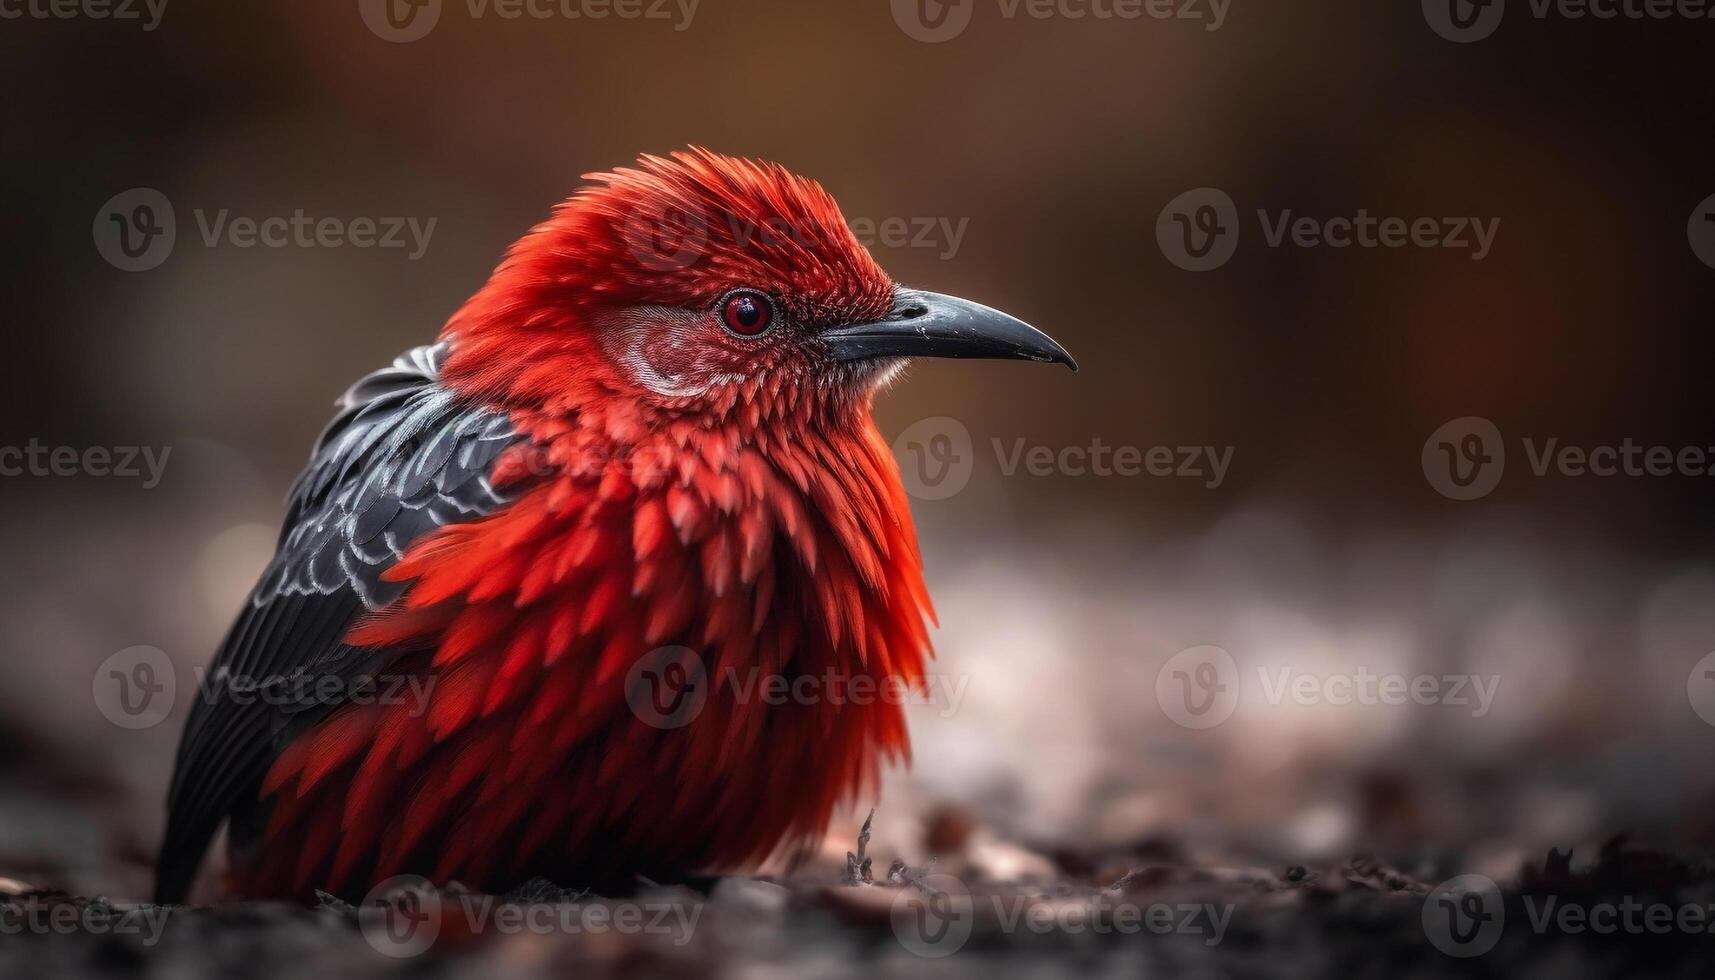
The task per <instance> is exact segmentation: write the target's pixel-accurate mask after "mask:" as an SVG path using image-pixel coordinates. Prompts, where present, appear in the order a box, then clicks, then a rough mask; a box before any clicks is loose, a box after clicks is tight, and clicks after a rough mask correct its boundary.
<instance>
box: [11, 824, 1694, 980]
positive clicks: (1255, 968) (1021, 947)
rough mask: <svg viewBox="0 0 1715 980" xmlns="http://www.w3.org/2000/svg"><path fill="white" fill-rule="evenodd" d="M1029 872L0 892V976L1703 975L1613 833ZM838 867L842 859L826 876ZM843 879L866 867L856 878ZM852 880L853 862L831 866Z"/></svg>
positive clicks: (1655, 866)
mask: <svg viewBox="0 0 1715 980" xmlns="http://www.w3.org/2000/svg"><path fill="white" fill-rule="evenodd" d="M1061 863H1062V865H1063V868H1062V872H1063V873H1062V874H1059V875H1056V876H1052V877H1049V878H1042V879H1038V880H1036V881H1033V882H1030V883H1017V882H1015V883H1009V884H1001V883H995V882H986V881H982V880H979V879H978V877H977V873H976V872H974V871H972V870H970V869H969V868H961V869H960V870H961V871H962V872H963V874H961V875H955V874H953V873H952V872H951V871H947V870H937V869H934V868H930V869H908V868H904V867H903V866H899V865H895V866H894V867H893V868H891V869H889V870H888V871H887V872H882V871H880V870H878V869H875V868H873V867H869V866H866V865H865V864H864V862H862V861H860V860H855V859H854V860H853V861H852V862H851V863H850V865H849V867H848V871H847V873H846V874H844V875H841V874H824V875H821V876H820V879H819V880H818V876H816V875H801V876H797V877H794V878H791V879H788V880H785V881H776V880H767V879H757V878H723V879H718V880H712V881H708V882H702V883H699V885H698V887H689V886H674V887H664V886H658V885H657V886H652V885H649V884H643V885H640V887H639V890H638V891H637V892H636V893H635V894H633V895H629V896H624V897H598V896H591V895H587V894H582V893H577V892H566V891H561V890H559V889H557V888H554V887H553V886H549V885H546V884H540V885H537V886H532V887H530V888H527V889H525V890H524V891H521V892H520V893H517V894H514V895H511V896H507V897H504V898H494V897H490V896H481V895H474V894H468V893H465V892H462V891H461V890H459V889H456V888H449V889H446V890H443V891H440V892H432V891H430V892H425V891H421V890H417V889H413V888H410V887H406V888H404V889H402V890H400V891H396V892H393V893H391V894H389V895H387V896H385V899H386V902H385V903H383V902H377V903H376V904H373V905H366V906H362V907H353V906H351V905H347V904H345V903H342V902H339V901H336V900H332V899H328V900H326V901H324V902H323V904H322V905H321V906H320V907H316V908H300V907H295V906H286V905H279V904H229V905H220V906H212V907H192V908H177V909H163V908H159V907H152V906H128V905H113V904H109V903H107V902H106V901H104V900H101V899H93V900H90V899H81V898H74V897H71V896H67V895H63V894H57V893H48V892H26V893H22V894H13V895H10V896H8V897H7V898H6V900H5V904H4V905H3V906H0V910H3V912H0V923H3V924H4V934H3V935H0V976H5V977H25V976H42V977H107V976H115V977H118V976H143V977H150V978H173V980H179V978H201V977H211V978H212V977H221V978H225V977H268V978H300V977H302V978H315V980H325V978H329V977H346V976H353V977H362V976H427V977H457V978H463V977H470V978H478V977H482V978H487V977H495V978H509V977H541V976H560V975H565V976H572V975H577V976H588V975H635V976H652V977H653V976H675V975H703V974H708V973H717V974H734V975H738V974H742V975H746V976H779V977H788V976H794V977H795V976H813V977H844V976H865V977H873V976H876V975H878V974H888V975H893V974H897V975H904V976H918V975H922V976H928V975H931V974H933V975H938V976H945V975H953V976H973V977H974V976H984V977H996V976H1035V975H1040V974H1043V973H1049V974H1072V975H1078V976H1109V975H1112V976H1127V977H1135V976H1170V977H1193V978H1194V977H1200V976H1256V977H1298V976H1304V977H1311V976H1343V977H1349V976H1402V977H1413V976H1443V975H1445V976H1496V977H1501V976H1505V977H1555V978H1565V977H1610V976H1611V977H1635V976H1652V977H1681V976H1683V977H1694V976H1695V977H1708V976H1709V975H1710V974H1711V971H1712V969H1715V937H1712V936H1711V933H1710V929H1711V928H1712V925H1711V922H1712V919H1715V876H1712V875H1711V872H1710V869H1709V868H1707V867H1703V866H1697V865H1692V864H1688V863H1686V862H1683V861H1679V860H1676V859H1673V858H1670V857H1667V856H1664V855H1659V854H1653V853H1649V852H1646V851H1641V850H1633V849H1628V848H1627V847H1626V846H1625V845H1624V844H1623V843H1622V842H1614V843H1613V844H1611V845H1610V846H1609V847H1608V848H1606V849H1605V850H1604V852H1603V853H1601V854H1599V855H1590V856H1588V857H1586V858H1585V859H1583V860H1578V859H1576V858H1575V857H1574V856H1571V855H1568V854H1566V853H1564V852H1559V853H1552V854H1550V855H1548V856H1547V858H1546V859H1545V860H1544V861H1542V862H1539V863H1535V864H1533V865H1531V866H1528V867H1525V868H1523V869H1521V870H1520V874H1519V876H1518V878H1517V880H1512V881H1508V882H1505V883H1504V887H1494V888H1492V889H1491V888H1490V887H1489V884H1488V882H1487V880H1486V879H1460V880H1458V881H1457V882H1455V883H1454V884H1453V885H1452V886H1451V887H1449V886H1448V885H1447V884H1446V883H1436V882H1432V881H1429V880H1424V879H1421V878H1419V877H1416V876H1414V875H1411V874H1407V873H1404V872H1402V871H1399V870H1397V869H1394V868H1390V867H1387V866H1385V865H1382V864H1379V863H1377V862H1374V861H1369V860H1363V859H1359V860H1354V861H1352V862H1348V863H1346V864H1344V865H1342V866H1337V867H1327V868H1319V869H1316V868H1302V867H1293V868H1283V869H1280V870H1279V871H1271V870H1261V869H1250V870H1235V869H1195V868H1189V867H1185V866H1182V865H1176V864H1172V863H1143V864H1139V865H1138V866H1137V867H1135V868H1134V869H1133V870H1132V871H1130V872H1127V873H1125V874H1123V875H1122V876H1121V877H1120V878H1119V879H1117V880H1109V881H1105V882H1104V881H1098V880H1097V878H1096V877H1095V876H1096V874H1098V873H1097V872H1091V871H1090V870H1089V869H1088V868H1087V867H1085V868H1080V867H1077V866H1076V865H1078V864H1079V863H1080V862H1078V861H1075V860H1064V861H1062V862H1061ZM841 879H844V880H841ZM865 879H868V880H867V881H866V880H865ZM852 882H856V883H852Z"/></svg>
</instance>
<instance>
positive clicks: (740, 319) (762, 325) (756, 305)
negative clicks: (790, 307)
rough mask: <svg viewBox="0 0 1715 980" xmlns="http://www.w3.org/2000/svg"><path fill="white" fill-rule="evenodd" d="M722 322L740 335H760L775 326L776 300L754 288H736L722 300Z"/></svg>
mask: <svg viewBox="0 0 1715 980" xmlns="http://www.w3.org/2000/svg"><path fill="white" fill-rule="evenodd" d="M721 322H722V323H724V324H726V328H727V329H728V330H730V331H732V332H733V333H735V334H738V335H739V336H740V337H760V336H762V335H763V334H765V333H767V332H768V328H770V327H772V326H774V301H773V300H771V299H769V298H768V296H767V294H765V293H759V292H757V291H756V290H754V289H735V290H733V291H732V292H730V293H727V294H726V296H725V297H724V298H723V299H722V300H721Z"/></svg>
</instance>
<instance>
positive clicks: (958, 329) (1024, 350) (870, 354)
mask: <svg viewBox="0 0 1715 980" xmlns="http://www.w3.org/2000/svg"><path fill="white" fill-rule="evenodd" d="M822 339H823V340H824V341H826V342H827V344H828V349H829V350H830V351H831V352H832V354H833V356H834V359H835V360H836V361H868V360H873V359H875V358H880V357H973V358H976V357H982V358H1006V359H1009V360H1021V361H1043V362H1052V363H1057V364H1064V365H1066V366H1067V367H1069V368H1071V369H1072V370H1074V371H1076V370H1078V362H1077V361H1074V360H1073V359H1072V355H1071V354H1068V353H1066V348H1064V347H1061V346H1060V345H1059V344H1057V343H1055V342H1054V340H1053V338H1051V337H1049V336H1048V335H1047V334H1045V333H1043V332H1042V331H1040V330H1038V329H1036V328H1035V327H1033V326H1031V325H1030V324H1028V323H1025V322H1024V321H1023V320H1019V319H1017V318H1015V317H1010V316H1007V315H1006V314H1005V313H1002V312H1001V311H999V310H993V309H989V308H988V307H986V306H984V305H982V304H981V303H973V302H971V301H970V300H968V299H960V298H959V297H957V296H943V295H942V294H940V293H929V292H924V291H922V290H919V289H899V290H896V291H895V292H894V298H893V310H892V311H891V312H889V313H888V315H887V318H886V319H883V320H877V321H875V322H873V323H854V324H850V325H849V326H844V327H835V328H834V329H832V330H825V331H823V332H822Z"/></svg>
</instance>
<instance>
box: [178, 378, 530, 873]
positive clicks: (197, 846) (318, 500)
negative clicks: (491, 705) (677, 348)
mask: <svg viewBox="0 0 1715 980" xmlns="http://www.w3.org/2000/svg"><path fill="white" fill-rule="evenodd" d="M445 355H446V347H445V345H444V344H440V345H436V346H433V347H420V348H417V349H415V350H412V351H409V352H407V353H406V354H403V355H401V356H400V357H399V358H398V360H396V361H394V362H393V364H392V366H390V367H388V368H385V369H383V370H380V371H377V372H375V373H373V374H370V375H368V376H367V377H365V378H363V379H362V380H361V381H359V382H358V383H357V384H356V385H355V386H353V387H352V389H351V390H350V391H349V392H347V393H346V395H345V397H344V398H343V399H341V401H340V406H339V408H340V411H339V413H338V415H337V416H336V417H335V418H334V420H333V422H332V423H331V424H330V425H329V426H328V428H327V429H326V431H324V432H323V433H322V435H321V438H320V439H319V440H318V441H317V443H316V448H315V451H314V452H313V453H312V454H311V458H310V464H309V467H308V468H307V469H305V470H304V472H303V474H302V475H301V476H300V477H299V478H298V481H297V483H296V484H295V485H294V486H293V488H292V492H291V495H290V497H289V499H288V509H287V515H286V522H285V526H284V528H283V530H282V531H281V535H280V543H279V547H278V550H277V552H276V554H275V556H274V559H273V561H272V562H270V563H269V565H268V567H267V569H266V570H265V571H264V572H263V574H262V579H261V581H260V582H259V583H258V584H257V586H256V589H255V590H254V591H253V592H252V593H251V595H250V599H249V601H248V602H246V604H245V607H244V609H243V611H242V612H241V613H240V615H239V617H238V621H237V622H236V623H234V624H233V626H232V629H231V631H230V632H229V633H228V634H227V637H226V640H225V641H224V642H223V643H222V645H221V648H220V651H219V652H218V653H217V654H216V656H215V659H214V661H213V663H212V664H211V665H210V668H209V671H208V673H207V674H206V675H205V676H204V679H203V680H202V681H201V682H200V683H199V684H198V686H197V697H196V700H195V702H194V703H193V705H192V708H191V714H190V718H189V720H188V721H187V722H186V725H185V733H184V736H183V738H182V740H181V741H180V743H179V754H178V762H177V766H176V769H175V771H174V774H173V782H172V787H171V789H170V790H169V793H168V801H167V811H168V816H167V832H166V836H165V839H164V840H163V842H162V845H161V855H160V860H159V863H158V865H157V869H156V900H157V901H160V902H179V901H182V900H183V898H184V895H185V892H186V891H187V890H188V889H189V887H190V883H191V880H192V879H193V878H194V877H195V875H196V871H197V868H198V866H199V865H200V864H201V863H202V858H203V852H204V851H205V850H206V849H207V847H208V841H209V838H210V837H212V836H213V835H214V832H215V830H216V829H218V828H219V826H220V824H221V821H223V820H225V819H226V818H227V816H228V815H229V814H230V813H231V812H232V811H233V809H234V808H235V807H236V806H239V805H241V804H242V803H244V802H245V794H246V793H248V794H250V795H251V796H252V797H253V796H254V795H255V792H256V788H257V784H258V783H259V781H260V780H261V779H262V777H263V775H264V773H265V771H266V769H267V767H268V765H269V763H270V762H271V761H272V759H273V758H274V756H275V755H276V754H277V753H278V752H279V750H280V749H281V747H282V746H283V745H284V744H285V742H286V741H288V740H289V736H290V734H292V733H295V732H297V731H300V730H302V728H303V727H305V726H306V725H308V724H309V723H312V722H313V721H314V720H316V719H318V718H320V717H322V716H323V715H325V713H326V711H327V710H328V709H331V708H332V707H333V706H334V704H336V703H337V699H336V700H334V701H320V702H317V703H314V704H310V703H307V702H301V703H292V704H287V703H278V702H279V701H280V699H278V698H262V697H257V696H254V695H252V694H250V693H244V694H242V695H236V694H235V692H236V691H241V690H242V691H245V692H248V691H249V689H250V688H251V685H254V684H257V683H261V682H264V681H268V682H273V683H275V684H278V685H281V687H280V689H283V690H305V689H311V690H313V688H305V687H303V686H302V685H301V684H300V685H298V686H294V684H293V683H292V682H301V681H303V680H304V679H305V678H324V677H334V678H338V679H340V680H342V681H349V680H350V679H351V678H352V677H354V676H356V675H358V674H360V673H361V671H362V670H363V669H364V668H365V667H366V666H368V665H369V664H370V663H371V662H372V661H373V659H374V658H375V651H373V650H363V649H359V648H354V647H351V646H348V645H346V644H345V643H344V642H343V638H344V636H345V635H346V632H347V630H348V629H349V628H350V626H351V625H352V622H353V620H354V619H356V618H357V616H358V615H359V614H361V613H362V612H363V611H365V610H366V609H367V610H375V609H379V608H381V607H382V606H385V605H386V604H388V603H389V602H391V601H392V600H394V599H396V598H398V596H399V595H400V594H401V593H402V592H403V591H404V589H405V588H406V587H407V586H408V584H409V583H406V582H387V581H383V580H382V577H381V576H382V573H384V572H385V571H386V570H387V569H388V568H390V567H391V566H392V565H393V564H394V563H395V562H397V561H398V560H399V557H400V556H401V555H403V554H404V552H405V549H406V548H407V547H409V545H410V544H411V542H412V541H413V540H415V539H416V538H417V537H419V536H420V535H422V534H423V533H424V532H427V531H430V530H433V529H434V528H437V527H441V526H443V525H446V524H455V523H459V522H463V521H469V520H474V519H476V518H478V517H481V516H483V515H485V514H488V513H491V512H492V511H494V510H496V509H498V508H499V507H500V506H502V505H503V504H504V503H505V502H506V499H507V495H506V494H503V493H501V492H498V491H496V490H495V488H494V486H493V485H492V484H491V483H490V482H489V472H490V470H491V469H492V468H493V465H494V462H495V460H496V459H497V458H498V457H499V455H500V454H501V452H502V451H504V450H505V449H506V448H507V447H508V446H510V445H512V444H513V443H515V442H517V441H518V440H519V439H520V438H521V437H520V436H519V435H518V433H517V432H516V431H515V430H514V428H513V426H512V424H511V420H510V419H509V418H508V416H507V415H505V414H504V413H500V412H495V411H493V410H490V409H487V408H484V407H482V406H479V405H475V404H472V403H471V402H469V401H468V400H466V399H464V398H461V397H460V396H459V395H457V394H456V393H454V392H452V391H450V390H448V389H447V388H445V387H443V386H442V385H441V384H440V383H439V382H438V376H439V373H440V366H441V363H442V361H443V359H444V357H445ZM281 682H286V683H284V684H282V683H281ZM340 687H341V685H334V689H339V688H340ZM269 701H274V702H275V703H267V702H269Z"/></svg>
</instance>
